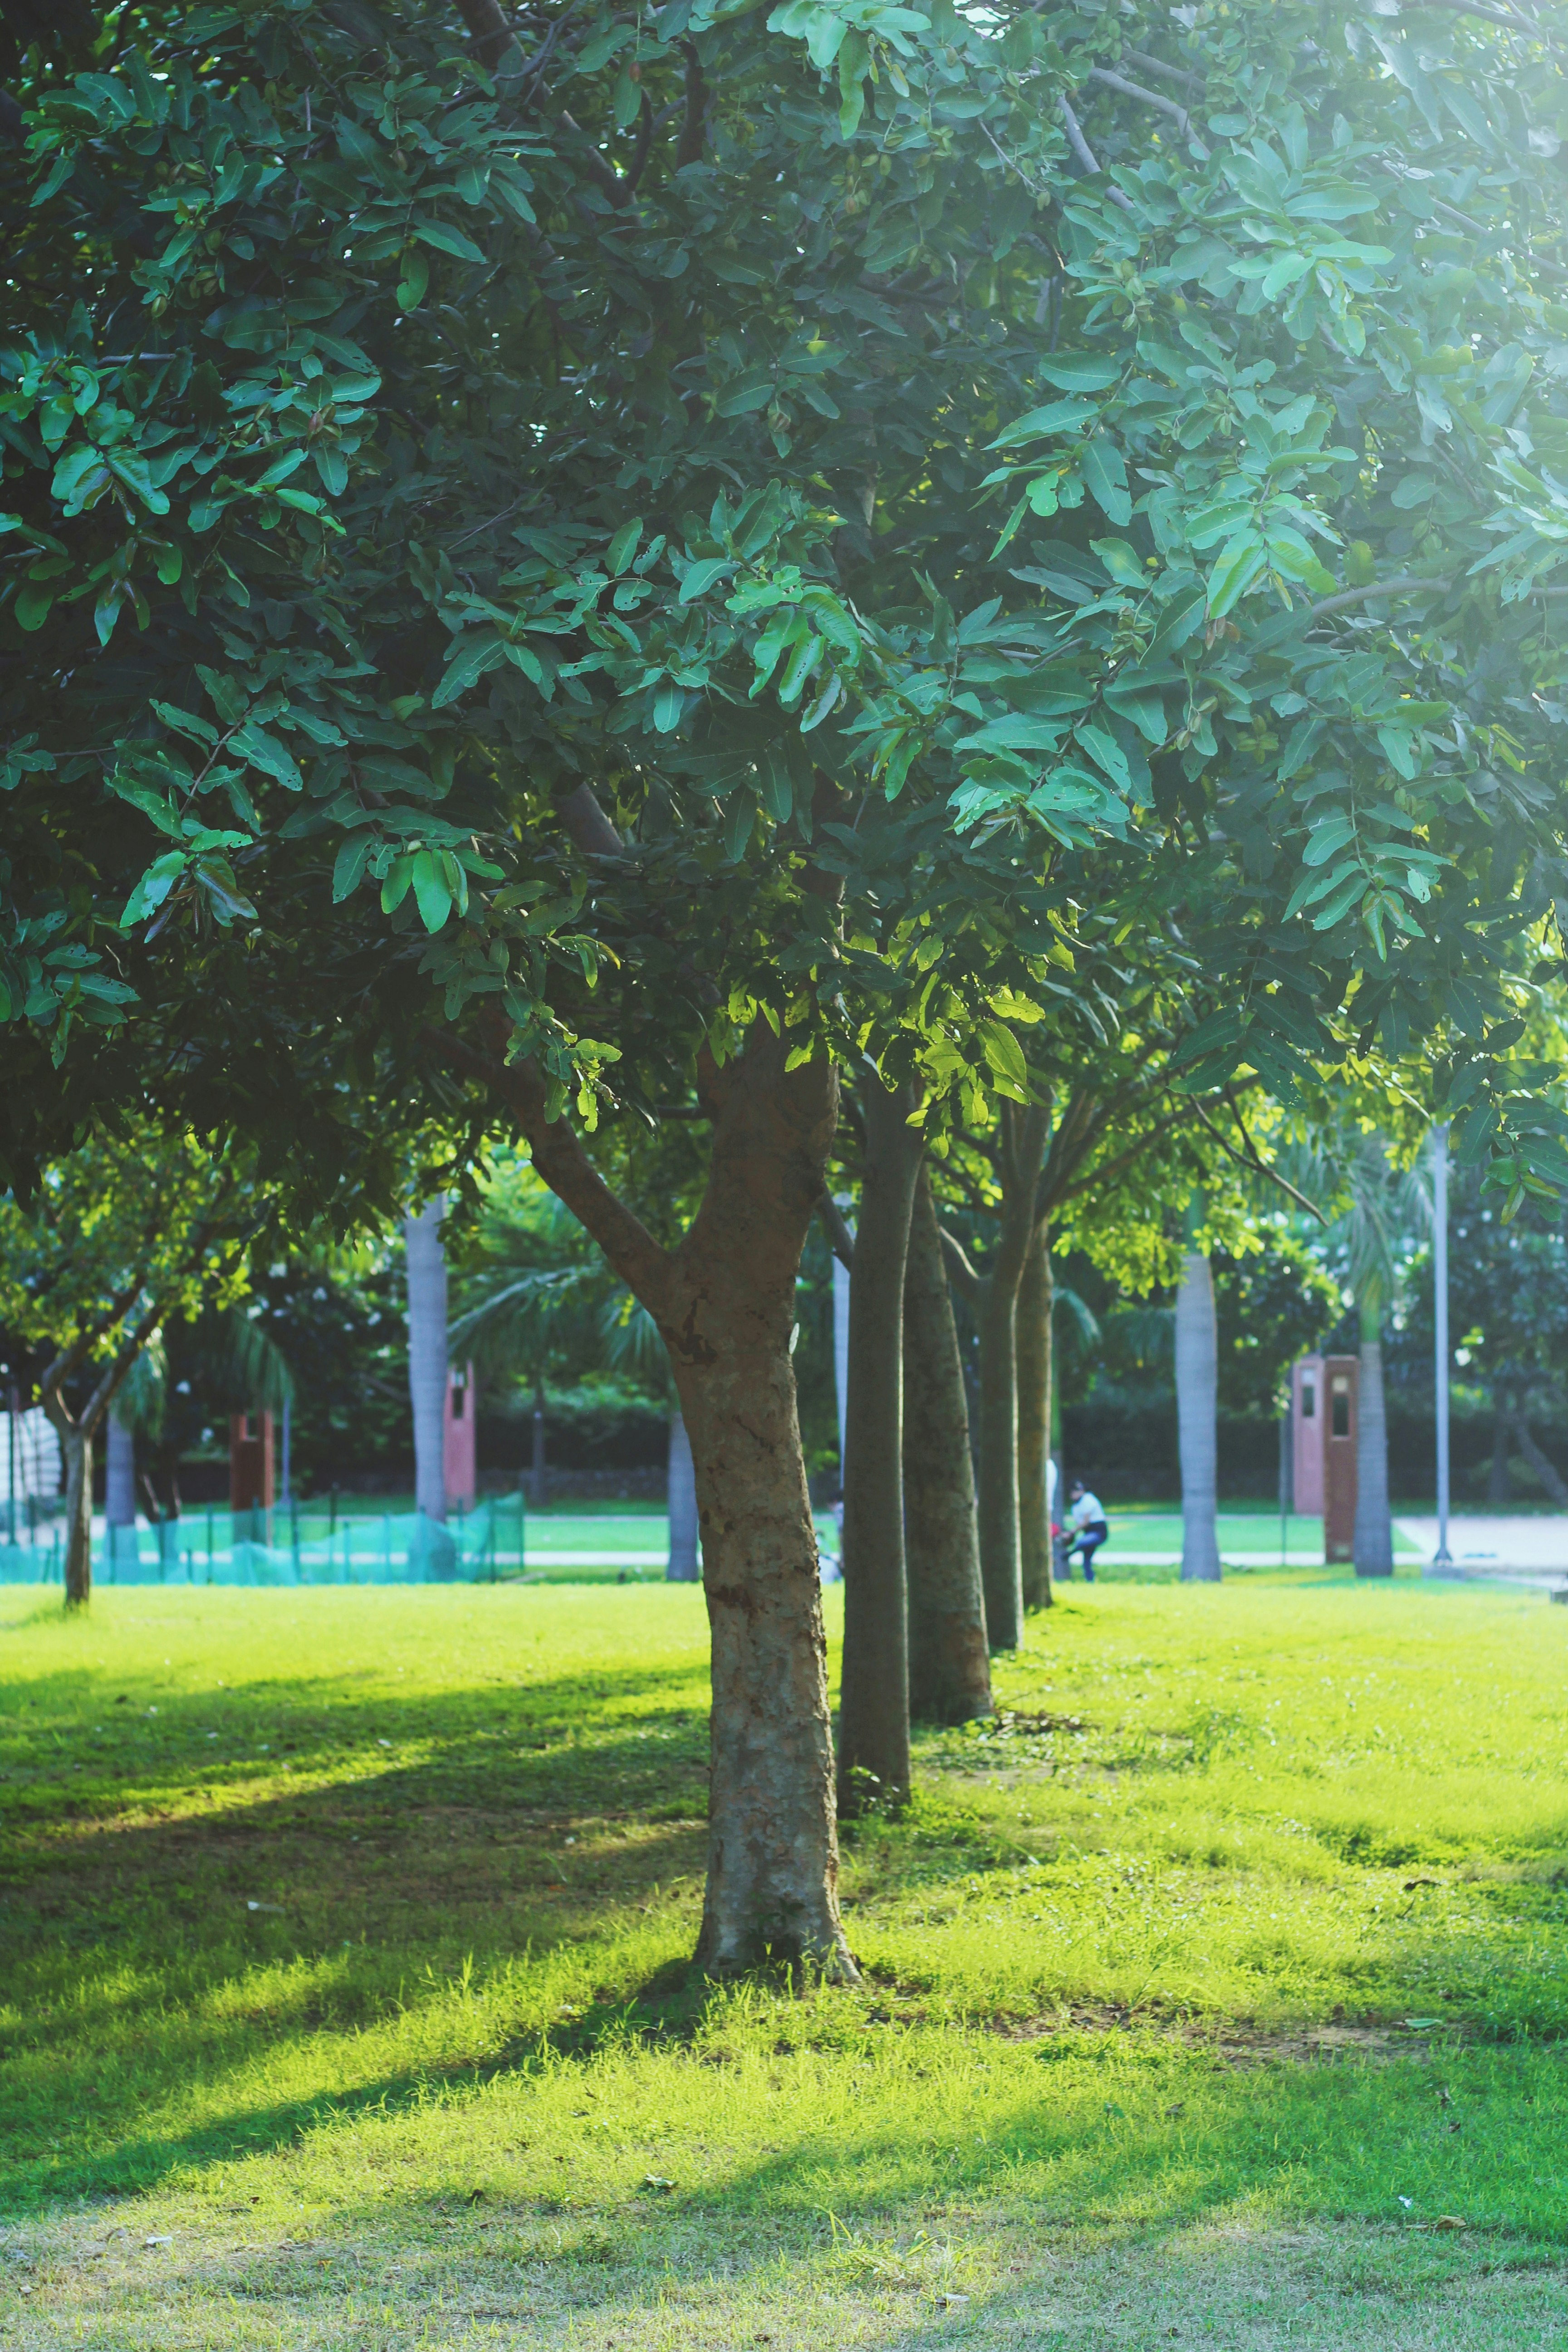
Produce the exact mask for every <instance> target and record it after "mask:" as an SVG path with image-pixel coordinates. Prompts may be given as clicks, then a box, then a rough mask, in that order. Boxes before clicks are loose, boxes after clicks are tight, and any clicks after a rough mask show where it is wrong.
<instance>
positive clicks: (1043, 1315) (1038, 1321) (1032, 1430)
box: [1017, 1217, 1056, 1609]
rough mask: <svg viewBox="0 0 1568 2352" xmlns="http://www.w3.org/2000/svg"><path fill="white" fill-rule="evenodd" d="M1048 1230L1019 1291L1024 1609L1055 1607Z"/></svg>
mask: <svg viewBox="0 0 1568 2352" xmlns="http://www.w3.org/2000/svg"><path fill="white" fill-rule="evenodd" d="M1055 1295H1056V1278H1055V1276H1054V1274H1053V1272H1052V1269H1051V1252H1050V1226H1049V1224H1048V1223H1047V1221H1046V1219H1045V1218H1043V1217H1042V1218H1041V1220H1040V1222H1039V1223H1038V1224H1037V1227H1036V1228H1035V1237H1034V1240H1033V1241H1032V1242H1031V1243H1030V1244H1029V1255H1028V1256H1027V1257H1026V1259H1025V1261H1024V1273H1023V1278H1022V1280H1021V1281H1020V1283H1019V1285H1018V1316H1017V1334H1018V1337H1017V1349H1018V1559H1019V1566H1020V1570H1021V1576H1022V1582H1023V1588H1024V1606H1025V1608H1026V1609H1048V1608H1049V1607H1050V1605H1051V1511H1050V1494H1049V1477H1048V1467H1049V1463H1050V1438H1051V1375H1052V1354H1051V1309H1052V1306H1053V1304H1054V1301H1055Z"/></svg>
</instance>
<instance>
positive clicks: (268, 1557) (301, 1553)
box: [0, 1503, 496, 1585]
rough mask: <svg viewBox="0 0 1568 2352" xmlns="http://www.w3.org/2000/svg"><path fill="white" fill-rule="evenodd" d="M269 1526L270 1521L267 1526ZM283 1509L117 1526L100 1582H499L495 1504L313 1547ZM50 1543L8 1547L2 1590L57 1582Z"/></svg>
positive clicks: (2, 1554)
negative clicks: (289, 1524)
mask: <svg viewBox="0 0 1568 2352" xmlns="http://www.w3.org/2000/svg"><path fill="white" fill-rule="evenodd" d="M269 1520H270V1522H271V1524H270V1525H269V1524H268V1521H269ZM282 1520H283V1514H282V1513H280V1512H274V1513H270V1514H269V1513H267V1512H264V1511H235V1512H232V1513H231V1512H228V1511H225V1512H222V1513H221V1514H220V1513H216V1512H207V1513H206V1514H205V1515H203V1514H200V1513H197V1514H195V1515H194V1516H193V1517H189V1518H182V1519H164V1520H163V1521H162V1522H161V1523H160V1524H159V1525H158V1526H156V1527H151V1528H109V1529H108V1531H107V1534H106V1536H105V1538H104V1540H103V1541H102V1542H101V1543H100V1544H99V1543H95V1545H94V1547H93V1580H94V1582H95V1583H97V1584H244V1585H299V1584H474V1583H480V1582H484V1581H487V1580H491V1579H493V1577H494V1575H495V1565H496V1563H495V1520H494V1516H493V1514H492V1511H491V1508H490V1506H489V1503H481V1504H480V1506H479V1509H478V1510H477V1511H472V1512H470V1513H469V1514H468V1517H466V1518H460V1519H450V1520H448V1521H447V1524H446V1526H445V1527H443V1526H441V1525H440V1523H439V1522H438V1521H437V1520H435V1519H429V1518H426V1516H425V1514H424V1512H423V1511H411V1512H406V1513H397V1514H394V1513H392V1512H385V1513H383V1515H382V1516H381V1517H368V1516H367V1517H353V1518H345V1519H342V1520H341V1521H340V1522H339V1524H338V1526H337V1527H335V1528H332V1529H331V1531H330V1533H328V1534H327V1535H324V1536H319V1537H317V1538H315V1539H313V1540H310V1541H294V1540H292V1538H291V1539H290V1540H289V1541H288V1542H286V1543H277V1542H275V1541H273V1540H272V1538H273V1537H275V1536H277V1535H279V1534H280V1533H283V1532H284V1531H285V1527H286V1522H285V1525H284V1526H280V1525H279V1521H282ZM63 1558H64V1551H63V1545H62V1544H61V1542H60V1541H59V1539H58V1538H57V1539H56V1540H54V1541H53V1542H51V1543H47V1544H11V1543H0V1583H4V1584H58V1582H59V1580H60V1574H61V1568H62V1562H63Z"/></svg>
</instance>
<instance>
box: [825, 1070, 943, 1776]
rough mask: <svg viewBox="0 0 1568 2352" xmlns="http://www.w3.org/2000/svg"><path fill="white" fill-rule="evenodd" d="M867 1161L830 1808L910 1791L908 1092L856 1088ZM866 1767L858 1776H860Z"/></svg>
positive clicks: (858, 1247)
mask: <svg viewBox="0 0 1568 2352" xmlns="http://www.w3.org/2000/svg"><path fill="white" fill-rule="evenodd" d="M860 1091H861V1100H862V1103H863V1106H864V1109H865V1119H866V1167H865V1177H864V1181H863V1182H862V1184H861V1189H860V1213H859V1220H858V1223H857V1226H856V1229H855V1265H854V1271H853V1273H852V1274H851V1276H850V1282H849V1394H848V1412H847V1421H846V1443H845V1459H844V1554H843V1565H844V1671H843V1677H842V1681H841V1684H840V1688H839V1700H838V1809H839V1811H840V1812H841V1813H849V1812H853V1811H855V1810H856V1808H857V1806H858V1803H859V1802H860V1801H861V1800H862V1799H863V1798H866V1797H876V1798H883V1799H886V1800H889V1801H899V1800H900V1799H902V1798H903V1797H905V1796H907V1795H908V1793H909V1787H910V1660H909V1591H908V1584H907V1581H906V1578H905V1572H904V1489H903V1431H904V1267H905V1263H906V1260H907V1258H908V1255H909V1242H910V1209H911V1207H912V1205H913V1202H914V1192H915V1178H916V1176H917V1174H918V1173H919V1171H920V1164H921V1153H922V1151H923V1149H924V1143H923V1139H922V1138H921V1136H920V1135H919V1134H918V1132H917V1131H916V1130H915V1129H913V1128H911V1127H910V1125H909V1115H910V1111H911V1110H912V1109H913V1108H914V1094H913V1090H912V1088H910V1087H907V1086H903V1087H899V1088H898V1089H897V1091H896V1092H895V1093H892V1094H889V1091H888V1089H887V1088H886V1087H884V1086H883V1084H882V1081H881V1079H880V1077H879V1076H878V1074H877V1072H876V1071H875V1070H868V1072H867V1073H866V1075H865V1077H864V1080H863V1083H862V1086H861V1090H860ZM863 1775H868V1776H869V1778H868V1779H864V1778H862V1777H861V1776H863Z"/></svg>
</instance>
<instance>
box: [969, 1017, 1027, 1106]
mask: <svg viewBox="0 0 1568 2352" xmlns="http://www.w3.org/2000/svg"><path fill="white" fill-rule="evenodd" d="M974 1034H975V1035H976V1036H977V1037H978V1038H979V1040H980V1049H981V1051H982V1053H983V1054H984V1056H985V1059H986V1061H987V1063H988V1064H989V1065H990V1066H991V1068H992V1069H993V1070H994V1072H995V1074H996V1076H998V1077H999V1078H1006V1079H1009V1080H1010V1081H1011V1083H1012V1084H1013V1085H1014V1086H1015V1087H1018V1088H1019V1089H1020V1090H1022V1089H1023V1088H1025V1087H1027V1085H1028V1083H1029V1066H1028V1064H1027V1063H1026V1061H1025V1059H1024V1055H1023V1049H1022V1047H1021V1046H1020V1045H1019V1044H1018V1040H1017V1039H1016V1037H1015V1036H1014V1034H1013V1032H1012V1031H1011V1029H1008V1028H1006V1027H1005V1025H1004V1024H1003V1023H1001V1022H1000V1021H980V1022H977V1023H976V1024H975V1032H974Z"/></svg>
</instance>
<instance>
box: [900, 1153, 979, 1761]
mask: <svg viewBox="0 0 1568 2352" xmlns="http://www.w3.org/2000/svg"><path fill="white" fill-rule="evenodd" d="M904 1552H905V1564H906V1569H907V1572H908V1578H909V1596H910V1714H911V1715H913V1716H915V1717H917V1718H918V1719H920V1720H921V1721H922V1722H931V1723H965V1722H967V1721H968V1720H969V1718H970V1717H972V1716H978V1715H989V1714H990V1712H991V1659H990V1654H989V1651H988V1649H987V1645H986V1640H985V1591H984V1586H983V1584H982V1582H981V1579H980V1537H979V1531H978V1528H976V1525H975V1517H974V1464H973V1456H972V1455H971V1453H970V1450H969V1405H968V1401H967V1399H966V1397H965V1394H964V1387H963V1359H962V1358H961V1356H960V1354H959V1348H958V1332H957V1330H956V1328H955V1327H954V1324H953V1319H952V1295H951V1293H950V1292H949V1289H948V1285H947V1269H946V1267H945V1265H943V1263H942V1236H941V1234H940V1233H939V1231H938V1229H937V1222H936V1204H935V1202H933V1201H932V1199H931V1184H930V1181H929V1180H928V1178H927V1175H926V1171H925V1170H924V1168H923V1167H922V1168H921V1171H920V1174H919V1176H918V1177H917V1178H916V1180H915V1198H914V1208H913V1211H912V1213H911V1216H910V1251H909V1260H908V1263H907V1265H906V1266H905V1270H904Z"/></svg>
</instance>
